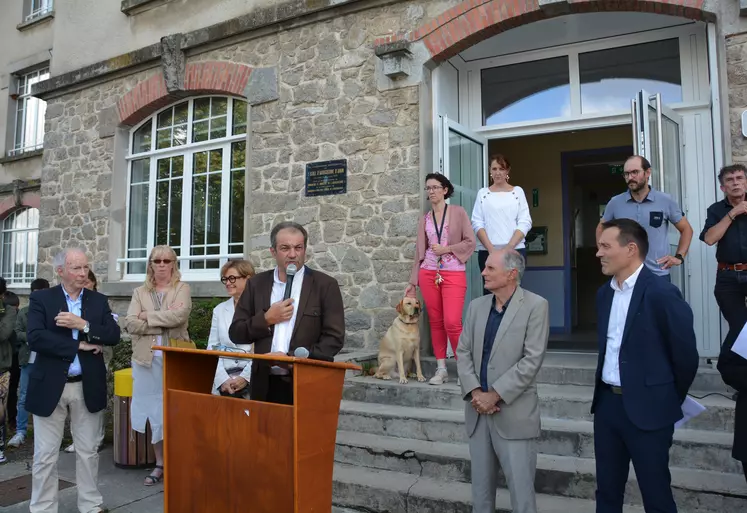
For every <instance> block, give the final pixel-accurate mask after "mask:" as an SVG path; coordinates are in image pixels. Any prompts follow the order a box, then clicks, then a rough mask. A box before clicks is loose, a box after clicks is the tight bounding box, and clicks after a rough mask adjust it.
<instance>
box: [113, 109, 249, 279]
mask: <svg viewBox="0 0 747 513" xmlns="http://www.w3.org/2000/svg"><path fill="white" fill-rule="evenodd" d="M202 98H227V99H228V100H229V101H228V106H227V112H226V134H227V135H226V137H221V138H217V139H210V140H207V141H201V142H197V143H191V142H189V141H191V140H192V127H193V124H194V120H193V114H194V102H195V100H199V99H202ZM185 101H187V102H188V113H187V139H186V140H187V143H186V144H184V145H181V146H172V147H170V148H164V149H160V150H157V149H156V150H154V149H151V151H146V152H141V153H136V154H133V153H132V150H133V142H134V134H135V133H136V132H137V131H138V129H140V127H142V126H143V125H145V124H147V123H148V122H149V121H151V122H152V124H151V148H155V147H156V144H157V139H156V137H157V130H158V128H157V126H158V122H157V120H158V115H159V114H160V113H161V112H163V111H166V110H169V109H171V108H172V107H174V106H175V105H180V104H181V103H183V102H185ZM234 101H244V102H245V101H246V100H243V99H241V98H233V97H231V96H224V95H202V96H194V97H190V98H189V99H188V100H180V101H177V102H174V103H172V104H170V105H169V106H167V107H164V108H162V109H160V110H158V111H157V112H155V113H154V114H152V115H151V116H149V117H148V118H146V119H144V120H143V121H141V122H140V123H138V124H137V125H136V126H134V127H133V128H132V129H131V130H130V134H129V139H128V141H129V145H128V156H127V157H126V160H127V162H128V165H127V200H126V217H127V220H126V224H127V227H126V229H125V241H124V248H125V249H124V253H125V257H124V258H118V259H117V269H118V270H120V269H121V266H122V265H123V264H124V269H123V278H122V280H123V281H143V280H144V279H145V274H142V273H128V269H127V268H128V266H127V263H128V262H146V261H147V257H141V258H128V257H127V256H126V255H128V254H129V251H130V248H129V242H130V193H131V179H132V162H133V161H136V160H141V159H145V158H150V163H149V165H150V168H149V169H150V171H149V173H150V174H149V187H148V191H149V193H148V226H147V241H148V243H147V247H146V248H145V249H146V254H148V255H149V254H150V252H151V250H152V249H153V246H154V240H155V229H156V192H157V189H156V183H157V181H158V179H157V175H158V160H159V159H163V158H168V157H175V156H183V157H184V171H183V173H182V206H181V208H182V210H181V219H182V224H181V238H180V248H181V250H180V253H181V254H180V255H179V256H178V257H177V260H178V262H179V270H180V271H181V273H182V279H184V280H188V281H213V280H216V279H217V278H218V276H219V274H220V267H221V266H222V265H223V264H224V263H225V262H227V261H228V260H229V259H233V258H243V256H244V255H243V252H242V253H229V251H228V247H229V240H228V238H229V232H230V226H229V224H230V223H229V215H230V212H229V209H230V203H231V197H230V190H231V189H230V188H231V176H232V173H233V172H234V171H235V170H236V169H239V168H233V167H232V158H231V148H232V145H233V144H234V143H237V142H247V148H246V152H248V151H249V148H248V140H247V133H248V130H249V124H248V119H247V122H246V130H247V133H243V134H238V135H228V134H231V133H232V132H233V106H234ZM248 111H249V105H247V118H248ZM211 150H222V151H223V159H222V167H221V171H220V173H221V205H220V209H221V218H220V249H219V254H217V255H208V258H206V256H203V255H195V256H190V254H189V253H190V250H191V249H192V247H194V246H193V245H192V244H191V240H190V239H191V232H192V215H191V210H192V177H193V174H192V164H193V160H194V159H193V156H194V154H195V153H199V152H203V151H211ZM247 167H248V166H247V165H246V163H245V167H244V170H245V173H246V172H248V170H247ZM245 176H246V175H245ZM242 208H243V205H242ZM245 222H247V220H246V219H245ZM196 246H202V245H201V244H198V245H196ZM134 249H140V248H134ZM193 260H200V261H201V260H211V261H212V260H219V266H218V267H219V268H218V269H190V268H189V262H190V261H193Z"/></svg>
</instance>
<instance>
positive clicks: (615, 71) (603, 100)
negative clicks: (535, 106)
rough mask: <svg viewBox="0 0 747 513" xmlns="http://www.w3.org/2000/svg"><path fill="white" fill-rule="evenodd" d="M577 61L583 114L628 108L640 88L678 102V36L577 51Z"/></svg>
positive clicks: (671, 101) (665, 101)
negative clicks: (594, 50) (582, 51)
mask: <svg viewBox="0 0 747 513" xmlns="http://www.w3.org/2000/svg"><path fill="white" fill-rule="evenodd" d="M578 64H579V74H580V78H581V112H582V113H583V114H598V113H605V112H619V111H624V110H626V109H629V108H630V99H631V98H632V97H633V96H635V95H636V93H637V92H638V91H640V90H641V89H645V90H648V91H656V92H658V93H660V94H661V96H662V99H663V101H664V103H665V104H667V105H669V104H673V103H680V102H681V101H682V73H681V71H680V43H679V40H678V39H667V40H664V41H656V42H653V43H643V44H638V45H631V46H622V47H618V48H610V49H606V50H599V51H596V52H587V53H581V54H579V56H578Z"/></svg>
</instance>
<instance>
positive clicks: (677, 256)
mask: <svg viewBox="0 0 747 513" xmlns="http://www.w3.org/2000/svg"><path fill="white" fill-rule="evenodd" d="M674 258H676V259H677V260H679V261H680V263H681V264H684V263H685V257H683V256H682V255H680V254H679V253H677V254H676V255H674Z"/></svg>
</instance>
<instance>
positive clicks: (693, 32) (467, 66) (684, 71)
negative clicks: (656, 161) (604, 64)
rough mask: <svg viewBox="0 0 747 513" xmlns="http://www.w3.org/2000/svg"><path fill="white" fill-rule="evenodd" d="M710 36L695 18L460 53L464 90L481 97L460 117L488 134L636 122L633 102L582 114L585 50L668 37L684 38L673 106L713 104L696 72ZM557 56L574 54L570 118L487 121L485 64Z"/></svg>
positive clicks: (458, 60) (487, 66)
mask: <svg viewBox="0 0 747 513" xmlns="http://www.w3.org/2000/svg"><path fill="white" fill-rule="evenodd" d="M706 37H707V33H706V26H705V25H704V24H700V23H691V24H685V25H680V26H676V27H669V28H664V29H659V30H651V31H647V32H641V33H636V34H625V35H621V36H615V37H609V38H603V39H596V40H593V41H584V42H579V43H571V44H568V45H563V46H556V47H551V48H544V49H540V50H530V51H527V52H521V53H516V54H511V55H504V56H499V57H488V58H484V59H478V60H474V61H470V62H465V61H464V60H462V59H461V58H460V57H455V58H453V59H452V60H451V62H453V63H454V64H455V66H456V67H457V68H458V69H459V71H460V76H462V75H465V76H466V77H467V84H466V85H467V87H466V88H465V89H466V91H465V93H462V94H466V95H467V97H469V98H476V99H477V101H471V102H465V103H466V106H467V108H466V109H465V111H464V112H465V115H466V118H467V119H460V120H459V121H460V122H461V123H462V124H464V125H465V126H467V127H469V128H470V129H472V130H474V131H476V132H479V133H480V134H481V135H483V136H484V137H487V138H488V139H496V138H505V137H518V136H523V135H532V134H540V133H553V132H565V131H569V130H579V129H584V128H590V127H597V128H598V127H602V126H620V125H625V124H628V123H629V122H630V107H629V106H628V107H626V108H625V109H621V110H620V111H614V112H604V113H593V114H583V113H582V111H581V82H580V76H579V71H580V70H579V54H582V53H588V52H595V51H598V50H610V49H614V48H619V47H624V46H631V45H637V44H644V43H653V42H656V41H662V40H665V39H678V40H679V46H680V73H681V77H682V102H679V103H675V104H670V105H669V106H670V107H671V108H672V109H673V110H675V111H687V110H693V109H700V108H709V107H710V86H709V84H708V83H707V80H706V82H705V83H702V82H703V80H701V78H702V75H701V74H700V73H697V72H696V71H695V69H696V68H698V67H700V66H707V56H706V55H705V54H703V52H702V50H704V49H705V48H706ZM553 57H568V66H569V72H570V88H571V115H570V116H569V117H558V118H546V119H534V120H529V121H522V122H517V123H506V124H501V125H483V124H482V81H481V72H482V70H483V69H490V68H495V67H500V66H507V65H511V64H519V63H525V62H532V61H539V60H544V59H551V58H553ZM460 89H461V88H460ZM462 94H460V96H461V95H462Z"/></svg>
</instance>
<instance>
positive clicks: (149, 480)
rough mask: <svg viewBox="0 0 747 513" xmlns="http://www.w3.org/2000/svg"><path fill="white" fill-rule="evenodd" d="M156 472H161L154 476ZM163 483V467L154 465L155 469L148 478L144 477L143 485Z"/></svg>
mask: <svg viewBox="0 0 747 513" xmlns="http://www.w3.org/2000/svg"><path fill="white" fill-rule="evenodd" d="M156 470H160V471H161V475H160V476H157V475H155V472H156ZM161 481H163V465H156V468H154V469H153V472H151V473H150V475H149V476H146V478H145V482H144V483H143V484H144V485H145V486H153V485H156V484H158V483H160V482H161Z"/></svg>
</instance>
